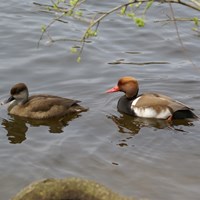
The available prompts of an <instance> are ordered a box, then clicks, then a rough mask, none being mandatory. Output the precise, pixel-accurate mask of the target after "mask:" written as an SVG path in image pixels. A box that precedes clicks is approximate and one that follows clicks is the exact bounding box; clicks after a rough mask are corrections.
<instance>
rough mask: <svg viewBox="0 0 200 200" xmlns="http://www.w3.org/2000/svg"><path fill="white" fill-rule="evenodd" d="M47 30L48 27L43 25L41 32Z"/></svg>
mask: <svg viewBox="0 0 200 200" xmlns="http://www.w3.org/2000/svg"><path fill="white" fill-rule="evenodd" d="M46 30H47V27H46V25H44V24H43V25H42V26H41V31H42V33H44V32H45V31H46Z"/></svg>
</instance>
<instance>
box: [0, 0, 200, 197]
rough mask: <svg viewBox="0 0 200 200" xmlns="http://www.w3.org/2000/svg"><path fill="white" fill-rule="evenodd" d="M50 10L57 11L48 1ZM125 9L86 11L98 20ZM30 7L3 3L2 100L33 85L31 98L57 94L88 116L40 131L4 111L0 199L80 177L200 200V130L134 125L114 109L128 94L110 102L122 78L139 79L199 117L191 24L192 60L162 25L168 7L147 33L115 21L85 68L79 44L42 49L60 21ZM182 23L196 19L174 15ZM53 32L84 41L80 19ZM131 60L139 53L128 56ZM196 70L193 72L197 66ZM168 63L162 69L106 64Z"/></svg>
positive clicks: (131, 191)
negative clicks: (45, 30) (19, 86)
mask: <svg viewBox="0 0 200 200" xmlns="http://www.w3.org/2000/svg"><path fill="white" fill-rule="evenodd" d="M45 2H46V3H48V2H49V1H45ZM117 2H119V1H115V2H113V1H101V3H100V1H88V6H85V10H86V13H87V14H88V16H90V15H91V14H92V13H93V12H94V11H97V10H99V11H103V10H107V9H110V8H111V7H113V6H116V5H117ZM32 3H33V2H32V1H30V0H29V1H27V0H26V1H25V0H24V1H23V0H21V1H16V0H11V1H5V0H3V1H2V2H1V7H0V17H1V21H0V27H1V29H0V37H1V45H0V49H1V51H0V60H1V64H0V94H1V95H0V96H1V99H4V98H6V97H8V95H9V90H10V88H11V87H12V85H14V84H15V83H16V82H25V83H26V84H27V85H28V87H29V90H30V93H31V94H36V93H50V94H54V95H59V96H63V97H68V98H73V99H78V100H81V101H82V105H84V106H86V107H89V111H88V112H84V113H82V114H81V115H80V116H76V117H72V118H69V119H67V120H66V121H65V122H52V121H49V122H46V123H37V122H35V121H31V120H27V119H21V118H18V117H12V116H9V115H7V112H6V110H5V109H3V108H1V110H0V114H1V115H0V117H1V126H0V133H1V134H0V152H1V153H0V163H1V165H0V172H1V173H0V185H1V187H0V194H1V199H2V200H4V199H5V200H7V199H9V198H11V197H12V196H13V195H15V194H16V193H17V192H18V191H19V190H20V189H21V188H23V187H24V186H26V185H27V184H29V183H30V182H32V181H35V180H38V179H42V178H49V177H53V178H63V177H71V176H78V177H83V178H87V179H92V180H96V181H98V182H100V183H102V184H104V185H106V186H108V187H110V188H111V189H113V190H114V191H117V192H119V193H121V194H124V195H130V196H136V197H140V198H148V199H152V200H160V199H162V200H169V199H170V200H183V199H185V200H187V199H193V200H198V199H199V196H200V191H199V186H200V175H199V166H200V153H199V152H200V134H199V129H200V123H199V121H194V122H185V121H184V122H183V121H182V122H176V123H175V124H174V127H173V128H172V127H169V126H168V125H166V124H165V123H164V122H163V121H160V120H157V121H155V120H141V119H133V118H131V117H129V116H126V115H123V114H120V113H119V112H118V111H117V109H116V104H117V100H118V98H119V97H120V95H121V94H113V95H108V94H105V93H104V91H106V90H107V89H108V88H110V87H112V86H114V85H115V84H116V82H117V80H118V79H119V77H121V76H124V75H132V76H135V77H136V78H137V79H138V80H139V83H140V92H141V93H142V92H144V91H154V92H155V91H156V92H161V93H165V94H166V95H170V96H171V97H173V98H175V99H177V100H180V101H183V102H184V103H186V104H188V105H190V106H191V107H194V108H195V112H196V113H197V114H200V105H199V100H200V95H199V88H200V87H199V85H200V81H199V75H200V74H199V73H200V68H199V65H198V63H200V58H199V38H198V37H197V36H196V34H195V33H193V32H192V31H191V28H192V27H193V25H192V24H190V23H180V24H178V25H179V31H180V36H181V38H182V40H183V43H184V46H185V51H183V49H182V48H181V46H180V43H179V40H178V38H177V34H176V31H175V28H174V25H173V24H170V23H169V24H164V23H154V21H155V20H157V19H164V18H165V17H166V14H169V13H170V11H169V8H168V6H167V5H163V4H160V5H158V4H157V5H156V6H154V7H153V8H152V9H151V10H150V11H149V13H148V14H147V22H148V23H147V25H146V26H145V27H144V28H141V29H140V28H136V27H135V25H134V23H133V22H132V21H131V20H127V19H125V18H123V17H119V16H118V17H117V16H116V15H112V16H110V17H108V18H106V19H105V20H104V21H103V22H102V23H101V24H100V29H99V36H98V37H97V38H94V40H92V43H90V44H88V45H86V46H85V49H84V52H83V55H82V61H81V63H77V62H76V55H74V54H71V53H70V48H71V46H72V45H73V44H74V43H72V42H68V43H67V42H66V43H65V42H57V43H54V44H53V45H50V46H49V45H47V38H44V39H43V40H42V41H41V44H40V46H39V48H37V42H38V40H39V38H40V36H41V32H40V27H41V25H42V24H45V23H49V22H50V21H51V19H52V17H53V15H51V14H48V13H42V12H38V11H37V9H36V6H35V5H33V4H32ZM173 7H174V10H175V13H176V14H177V17H182V16H184V17H189V16H196V15H197V16H198V15H199V14H198V13H197V12H195V11H192V10H187V9H186V8H183V7H181V6H177V5H173ZM66 20H67V21H68V23H67V24H66V25H63V24H55V25H54V27H53V29H52V30H51V34H52V35H53V36H55V37H57V38H61V37H67V38H78V37H80V35H81V34H80V33H81V32H82V31H83V28H84V27H85V26H86V24H85V23H84V22H80V21H77V20H75V19H73V18H68V19H66ZM130 52H132V53H130ZM188 56H189V58H190V59H192V61H193V62H194V64H196V67H194V66H193V65H192V63H191V62H190V59H188ZM119 59H124V61H126V62H150V61H154V62H158V61H162V62H168V64H157V65H156V64H154V65H126V64H119V65H117V64H108V63H111V62H114V61H116V60H119Z"/></svg>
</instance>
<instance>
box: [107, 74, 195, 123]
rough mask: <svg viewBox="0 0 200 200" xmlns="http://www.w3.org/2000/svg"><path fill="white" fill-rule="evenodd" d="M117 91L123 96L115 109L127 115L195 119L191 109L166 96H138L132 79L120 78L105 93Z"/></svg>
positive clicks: (148, 94) (150, 94)
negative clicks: (122, 93) (123, 94)
mask: <svg viewBox="0 0 200 200" xmlns="http://www.w3.org/2000/svg"><path fill="white" fill-rule="evenodd" d="M119 91H121V92H124V93H125V96H122V97H121V98H120V99H119V101H118V105H117V108H118V110H119V111H120V112H123V113H126V114H128V115H133V116H137V117H145V118H156V119H169V120H171V119H184V118H197V116H196V115H195V114H194V113H193V112H192V108H190V107H188V106H187V105H185V104H183V103H181V102H179V101H176V100H173V99H172V98H170V97H168V96H165V95H162V94H158V93H145V94H141V95H138V91H139V85H138V81H137V80H136V79H135V78H133V77H130V76H127V77H122V78H121V79H120V80H119V81H118V84H117V86H115V87H113V88H111V89H109V90H107V91H106V92H107V93H112V92H119Z"/></svg>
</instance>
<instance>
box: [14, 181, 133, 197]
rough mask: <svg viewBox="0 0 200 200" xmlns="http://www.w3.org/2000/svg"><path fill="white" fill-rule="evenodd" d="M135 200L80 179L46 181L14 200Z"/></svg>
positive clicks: (29, 188) (29, 187)
mask: <svg viewBox="0 0 200 200" xmlns="http://www.w3.org/2000/svg"><path fill="white" fill-rule="evenodd" d="M27 199H28V200H134V199H133V198H128V197H123V196H120V195H118V194H116V193H114V192H112V191H111V190H110V189H108V188H106V187H105V186H103V185H100V184H98V183H96V182H93V181H90V180H84V179H79V178H70V179H45V180H42V181H38V182H34V183H32V184H30V185H29V186H27V187H25V188H24V189H22V190H21V191H20V192H19V193H18V194H17V195H16V196H15V197H14V198H12V200H27Z"/></svg>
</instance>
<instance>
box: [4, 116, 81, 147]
mask: <svg viewBox="0 0 200 200" xmlns="http://www.w3.org/2000/svg"><path fill="white" fill-rule="evenodd" d="M80 116H81V114H73V115H67V116H65V117H63V118H59V119H56V118H55V119H48V120H38V119H27V118H23V117H18V116H13V115H10V118H9V119H2V123H1V124H2V126H3V128H4V129H5V130H6V131H7V137H8V140H9V141H10V143H13V144H16V143H22V142H23V141H24V140H26V132H27V131H28V127H31V126H32V127H39V126H47V127H49V132H50V133H62V132H63V128H64V127H65V126H68V125H69V122H70V121H72V120H74V119H76V118H78V117H80Z"/></svg>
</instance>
